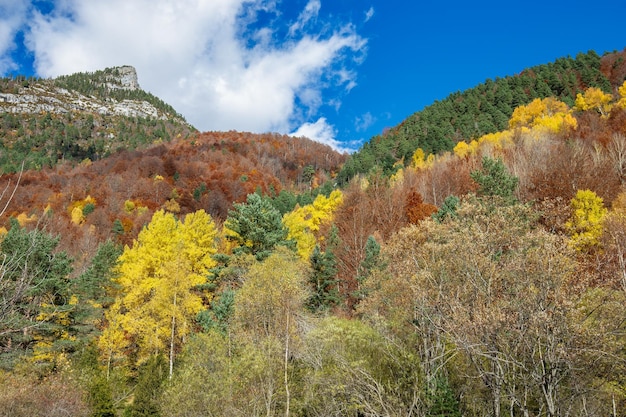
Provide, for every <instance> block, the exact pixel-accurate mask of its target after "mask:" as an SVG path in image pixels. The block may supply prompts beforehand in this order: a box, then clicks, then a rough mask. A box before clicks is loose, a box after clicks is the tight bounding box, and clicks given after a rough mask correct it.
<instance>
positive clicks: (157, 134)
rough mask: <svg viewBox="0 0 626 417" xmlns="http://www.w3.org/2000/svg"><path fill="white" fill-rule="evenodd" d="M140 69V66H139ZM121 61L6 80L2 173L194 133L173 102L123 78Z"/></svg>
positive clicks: (0, 111)
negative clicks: (91, 70)
mask: <svg viewBox="0 0 626 417" xmlns="http://www.w3.org/2000/svg"><path fill="white" fill-rule="evenodd" d="M133 71H134V70H133ZM120 77H121V75H120V69H119V68H107V69H106V70H103V71H96V72H94V73H77V74H72V75H68V76H62V77H58V78H54V79H38V78H25V77H13V78H4V79H0V151H1V152H0V172H2V173H9V172H16V171H18V170H19V169H20V167H21V163H22V162H23V163H24V165H25V167H26V168H27V169H41V168H45V167H53V166H55V165H56V164H57V163H58V162H62V161H76V162H80V161H83V160H85V159H89V160H92V161H93V160H97V159H101V158H104V157H106V156H109V155H111V154H113V153H114V152H115V151H117V150H121V149H141V148H145V147H146V146H149V145H151V144H153V143H155V142H168V141H170V140H172V139H174V138H180V137H185V138H186V137H188V136H190V135H192V134H194V133H195V129H194V128H193V127H192V126H190V125H189V124H188V123H186V122H185V120H184V118H183V117H182V116H181V115H180V114H178V113H177V112H176V111H175V110H174V109H173V108H172V107H171V106H170V105H168V104H166V103H164V102H163V101H162V100H160V99H159V98H158V97H155V96H154V95H152V94H150V93H147V92H145V91H143V90H141V89H140V88H135V87H133V88H132V89H130V88H127V87H125V86H121V85H119V83H120V80H119V78H120Z"/></svg>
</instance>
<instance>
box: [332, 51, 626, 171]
mask: <svg viewBox="0 0 626 417" xmlns="http://www.w3.org/2000/svg"><path fill="white" fill-rule="evenodd" d="M625 74H626V63H625V62H624V54H623V53H614V54H609V55H605V56H604V57H600V56H599V55H598V54H596V53H595V52H593V51H590V52H588V53H586V54H583V53H580V54H578V55H576V57H575V58H570V57H567V58H560V59H557V60H556V61H555V62H553V63H548V64H544V65H539V66H536V67H532V68H529V69H528V70H524V71H522V73H520V74H517V75H511V76H508V77H504V78H496V79H495V80H491V79H489V80H487V81H486V82H485V83H483V84H480V85H478V86H476V87H475V88H472V89H470V90H466V91H463V92H454V93H452V94H451V95H449V96H448V97H446V98H445V99H443V100H441V101H436V102H435V103H433V104H432V105H430V106H427V107H425V108H424V109H423V110H421V111H419V112H416V113H414V114H413V115H411V116H409V117H408V118H407V119H406V120H404V121H403V122H402V123H400V124H399V125H398V126H395V127H393V128H391V129H389V130H388V131H386V132H383V133H382V134H381V135H378V136H374V137H372V138H371V139H370V140H369V141H368V142H366V143H365V144H364V145H363V147H362V148H361V149H360V150H359V151H358V152H356V153H354V154H353V155H352V157H351V158H350V160H348V162H347V163H346V165H345V166H344V168H343V169H342V171H341V173H340V176H339V180H340V181H341V182H342V183H343V182H346V181H348V180H349V179H350V178H352V176H354V175H355V174H357V173H367V172H369V171H370V170H371V169H372V168H373V167H374V166H378V167H380V168H381V169H382V170H383V172H385V173H387V174H389V173H392V172H393V171H394V167H397V165H395V164H396V163H397V162H400V163H403V162H404V163H406V162H408V161H409V160H410V158H411V156H412V155H413V152H415V150H416V149H417V148H421V149H423V150H424V151H425V152H426V153H427V154H428V153H433V154H437V153H440V152H443V151H451V150H452V148H453V147H454V146H455V145H456V144H457V142H459V141H465V140H471V139H475V138H478V137H480V136H482V135H485V134H487V133H495V132H497V131H500V130H503V129H505V128H507V127H508V126H507V125H508V120H509V118H510V117H511V114H512V113H513V110H514V109H515V108H516V107H518V106H521V105H526V104H528V103H530V102H531V101H532V100H534V99H536V98H546V97H555V98H557V99H559V100H561V101H563V102H564V103H566V104H567V105H568V106H570V107H571V106H573V105H574V100H575V99H576V94H578V93H579V92H582V91H584V90H585V89H587V88H589V87H597V88H600V89H601V90H602V91H604V92H606V93H613V92H614V91H615V89H616V88H617V87H618V86H620V85H621V83H622V81H623V79H624V75H625Z"/></svg>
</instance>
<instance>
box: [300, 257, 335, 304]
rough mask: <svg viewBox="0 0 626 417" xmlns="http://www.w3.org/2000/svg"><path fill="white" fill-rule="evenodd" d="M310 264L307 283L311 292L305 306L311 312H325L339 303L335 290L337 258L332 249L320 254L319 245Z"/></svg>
mask: <svg viewBox="0 0 626 417" xmlns="http://www.w3.org/2000/svg"><path fill="white" fill-rule="evenodd" d="M310 262H311V273H310V276H309V283H310V285H311V287H312V289H313V291H312V293H311V296H310V297H309V300H308V301H307V306H308V308H309V309H310V310H311V311H313V312H316V311H323V310H327V309H329V308H330V307H332V306H333V305H336V304H338V303H339V301H340V297H339V290H338V288H337V258H336V257H335V255H334V254H333V252H332V249H329V248H326V251H325V252H322V251H321V250H320V247H319V245H316V246H315V248H314V249H313V254H312V255H311V259H310Z"/></svg>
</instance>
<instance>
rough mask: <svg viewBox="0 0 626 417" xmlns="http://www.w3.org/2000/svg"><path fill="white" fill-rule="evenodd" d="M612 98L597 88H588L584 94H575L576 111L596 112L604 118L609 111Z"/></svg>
mask: <svg viewBox="0 0 626 417" xmlns="http://www.w3.org/2000/svg"><path fill="white" fill-rule="evenodd" d="M612 101H613V96H612V95H611V94H609V93H605V92H604V91H602V90H600V89H599V88H597V87H589V88H588V89H586V90H585V92H584V94H581V93H578V94H576V109H577V110H580V111H587V110H596V111H597V112H598V113H600V114H601V115H602V116H604V117H606V116H608V115H609V112H610V111H611V107H612V104H611V102H612Z"/></svg>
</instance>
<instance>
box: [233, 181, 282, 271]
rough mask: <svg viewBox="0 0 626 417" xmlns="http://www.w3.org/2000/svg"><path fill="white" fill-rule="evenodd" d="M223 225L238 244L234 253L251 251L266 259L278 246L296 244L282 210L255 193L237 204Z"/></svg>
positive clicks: (257, 256)
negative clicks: (289, 232) (282, 215)
mask: <svg viewBox="0 0 626 417" xmlns="http://www.w3.org/2000/svg"><path fill="white" fill-rule="evenodd" d="M224 227H225V228H226V230H227V235H226V238H227V239H228V240H230V241H232V242H234V243H235V244H236V245H237V247H236V248H235V249H233V253H249V254H252V255H254V256H256V258H257V259H258V260H263V259H265V258H267V257H268V256H269V255H270V253H271V252H272V251H273V250H274V249H275V248H276V246H286V247H289V248H293V247H294V242H293V241H292V240H289V239H288V237H287V235H288V230H287V228H286V227H285V225H284V224H283V222H282V217H281V215H280V212H279V211H278V210H276V209H275V208H274V206H272V204H271V203H270V201H269V200H268V199H265V198H263V197H261V196H260V195H258V194H256V193H254V194H249V195H248V199H247V201H246V203H239V204H235V205H234V208H233V210H231V211H229V212H228V218H227V219H226V223H225V224H224Z"/></svg>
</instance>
